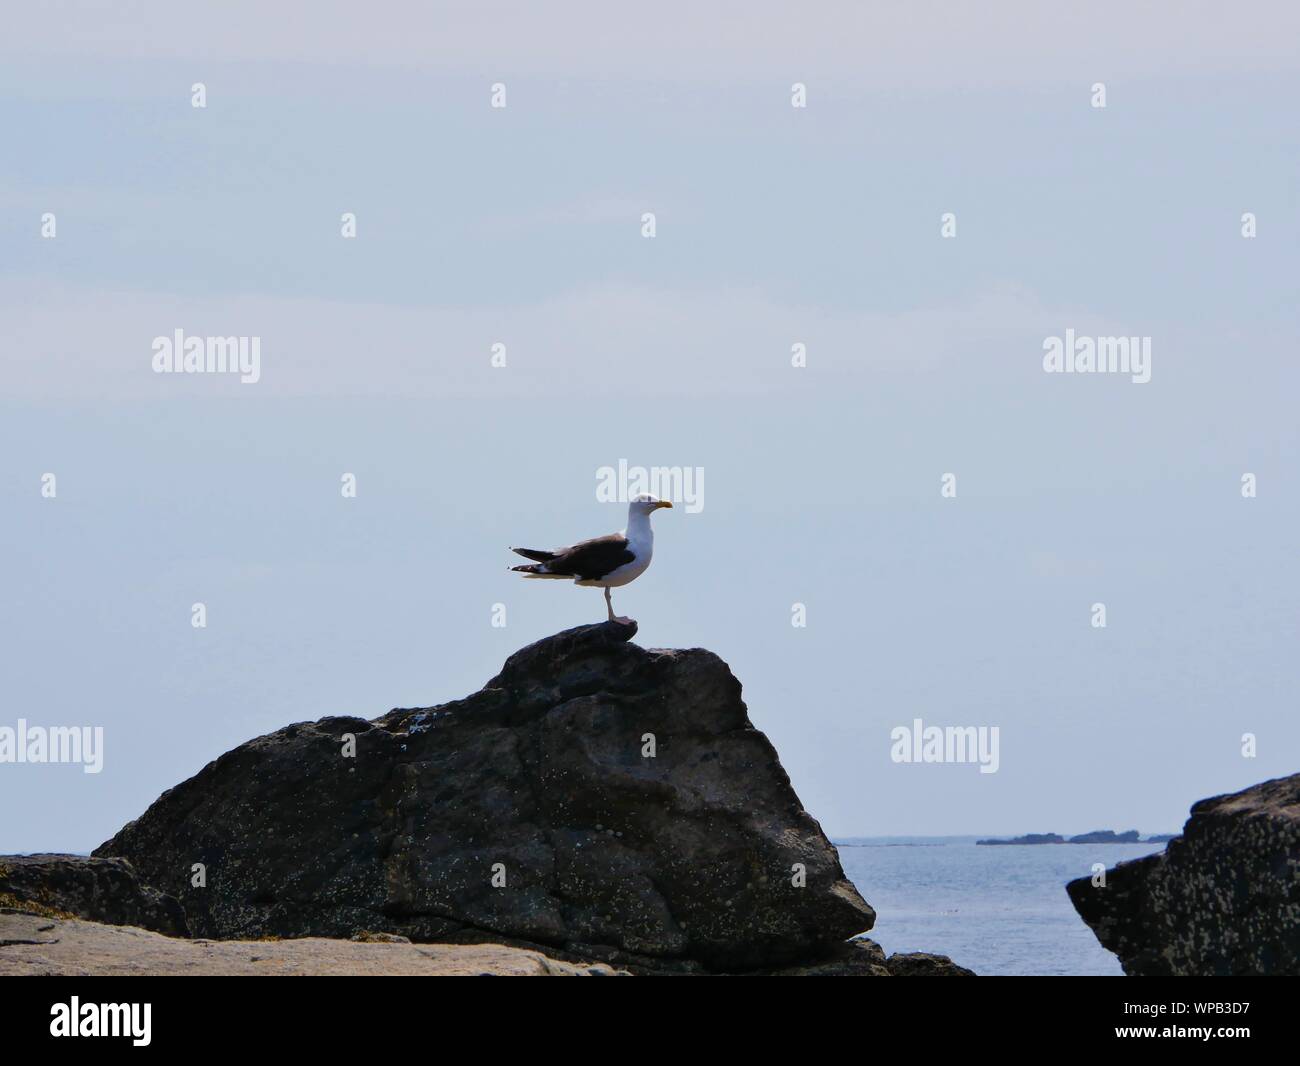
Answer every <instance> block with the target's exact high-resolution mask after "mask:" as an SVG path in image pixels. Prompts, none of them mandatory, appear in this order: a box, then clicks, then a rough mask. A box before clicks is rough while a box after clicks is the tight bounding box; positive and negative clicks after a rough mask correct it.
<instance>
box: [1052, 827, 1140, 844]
mask: <svg viewBox="0 0 1300 1066" xmlns="http://www.w3.org/2000/svg"><path fill="white" fill-rule="evenodd" d="M1139 839H1140V837H1139V834H1138V831H1137V830H1136V829H1129V830H1128V831H1126V832H1123V833H1117V832H1115V830H1113V829H1094V830H1093V831H1092V832H1091V833H1080V834H1079V835H1078V836H1077V837H1070V839H1069V840H1068V841H1066V843H1067V844H1136V843H1138V842H1139Z"/></svg>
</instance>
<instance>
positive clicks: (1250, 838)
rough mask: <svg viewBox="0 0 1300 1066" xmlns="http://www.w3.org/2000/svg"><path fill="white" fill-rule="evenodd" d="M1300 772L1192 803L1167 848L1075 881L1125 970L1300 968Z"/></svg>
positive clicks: (1079, 906)
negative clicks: (1096, 882) (1096, 879)
mask: <svg viewBox="0 0 1300 1066" xmlns="http://www.w3.org/2000/svg"><path fill="white" fill-rule="evenodd" d="M1298 873H1300V774H1295V775H1292V776H1291V777H1284V778H1279V779H1278V780H1276V781H1265V782H1264V783H1263V784H1260V785H1254V786H1252V787H1251V788H1248V789H1246V790H1244V791H1242V792H1237V793H1234V794H1233V795H1230V796H1217V797H1215V798H1213V799H1207V800H1201V802H1199V803H1197V804H1196V805H1195V806H1193V807H1192V812H1191V818H1189V819H1188V821H1187V824H1186V825H1185V826H1184V827H1183V834H1182V836H1180V837H1176V838H1174V839H1173V840H1171V841H1170V842H1169V846H1168V847H1167V848H1166V849H1165V850H1164V851H1163V852H1162V853H1160V854H1158V855H1149V856H1147V857H1146V858H1144V859H1138V860H1137V861H1135V862H1126V863H1120V864H1119V865H1118V866H1116V867H1115V868H1114V869H1112V870H1108V871H1106V884H1105V887H1094V886H1093V884H1092V879H1091V878H1080V879H1079V880H1077V881H1071V882H1070V883H1069V884H1068V885H1067V886H1066V891H1068V892H1069V894H1070V900H1071V902H1073V904H1074V907H1075V910H1077V911H1078V912H1079V914H1080V916H1081V917H1082V918H1083V920H1084V921H1085V922H1087V923H1088V925H1089V926H1090V927H1091V928H1092V931H1093V932H1094V933H1095V934H1096V935H1097V939H1098V940H1099V941H1101V944H1102V946H1103V947H1105V948H1108V949H1109V950H1111V951H1113V952H1114V953H1115V954H1116V955H1118V956H1119V960H1120V963H1121V964H1122V965H1123V967H1124V972H1125V973H1127V974H1132V975H1135V976H1145V975H1169V974H1172V975H1249V974H1261V975H1262V974H1290V975H1298V974H1300V876H1298Z"/></svg>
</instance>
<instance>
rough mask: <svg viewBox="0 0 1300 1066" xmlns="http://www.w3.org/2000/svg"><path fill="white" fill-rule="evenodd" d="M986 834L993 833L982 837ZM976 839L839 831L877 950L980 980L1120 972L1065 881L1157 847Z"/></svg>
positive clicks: (847, 870)
mask: <svg viewBox="0 0 1300 1066" xmlns="http://www.w3.org/2000/svg"><path fill="white" fill-rule="evenodd" d="M990 835H996V834H990ZM982 839H986V838H985V837H843V838H840V839H837V840H835V841H834V843H835V845H836V847H837V848H839V852H840V861H841V863H842V864H843V866H844V872H845V873H846V874H847V875H848V877H849V880H850V881H852V882H853V883H854V884H855V885H857V887H858V891H859V892H861V893H862V896H863V898H864V899H865V900H866V901H867V902H868V903H870V904H871V906H872V907H873V908H875V911H876V925H875V928H874V929H872V930H871V931H870V932H869V933H868V934H867V935H868V936H869V937H871V939H872V940H875V941H876V942H877V943H878V944H879V945H880V946H881V947H882V948H884V949H885V953H886V954H887V955H892V954H893V953H894V952H896V951H931V952H935V953H936V954H939V955H947V956H949V957H950V958H951V959H952V960H953V961H954V962H956V963H958V964H959V965H962V966H965V967H967V968H969V969H971V970H974V971H975V972H976V973H977V974H981V975H985V976H996V975H1027V976H1038V975H1042V976H1049V975H1050V976H1059V975H1062V974H1084V975H1096V976H1115V977H1118V976H1121V975H1122V973H1123V971H1122V970H1121V969H1120V965H1119V960H1117V959H1116V958H1115V956H1114V955H1112V954H1111V953H1110V952H1109V951H1107V950H1106V949H1105V948H1103V947H1102V946H1101V945H1100V944H1098V943H1097V938H1096V937H1095V936H1094V935H1093V933H1092V930H1091V929H1089V928H1088V927H1087V926H1086V925H1084V924H1083V920H1082V919H1081V918H1080V917H1079V916H1078V914H1077V913H1075V910H1074V907H1073V906H1071V905H1070V897H1069V896H1067V895H1066V894H1065V883H1066V882H1067V881H1072V880H1074V879H1075V878H1076V877H1089V876H1091V875H1092V867H1093V864H1094V863H1104V864H1105V865H1106V867H1107V868H1108V869H1109V868H1110V867H1112V866H1114V865H1115V864H1116V863H1120V862H1128V861H1130V860H1132V859H1140V858H1142V856H1144V855H1150V854H1152V853H1154V852H1157V851H1163V850H1164V847H1165V845H1164V844H1005V845H996V846H989V845H977V844H976V843H975V841H976V840H982Z"/></svg>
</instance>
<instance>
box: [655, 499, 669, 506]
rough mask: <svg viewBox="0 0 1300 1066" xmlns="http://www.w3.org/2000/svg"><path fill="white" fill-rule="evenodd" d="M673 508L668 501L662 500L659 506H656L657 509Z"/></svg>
mask: <svg viewBox="0 0 1300 1066" xmlns="http://www.w3.org/2000/svg"><path fill="white" fill-rule="evenodd" d="M671 506H672V504H671V503H669V502H668V501H667V500H660V501H659V502H658V503H657V504H655V507H656V508H659V507H671Z"/></svg>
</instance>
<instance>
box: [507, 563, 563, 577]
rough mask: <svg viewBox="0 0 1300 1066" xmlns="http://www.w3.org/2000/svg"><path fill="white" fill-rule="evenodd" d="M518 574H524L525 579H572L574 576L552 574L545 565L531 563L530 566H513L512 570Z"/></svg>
mask: <svg viewBox="0 0 1300 1066" xmlns="http://www.w3.org/2000/svg"><path fill="white" fill-rule="evenodd" d="M510 569H511V570H512V571H513V572H514V573H516V574H523V575H524V577H557V578H570V579H571V578H572V577H573V575H572V574H552V573H551V572H550V571H549V570H547V569H546V564H545V563H530V564H529V565H528V566H512V567H511V568H510Z"/></svg>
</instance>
